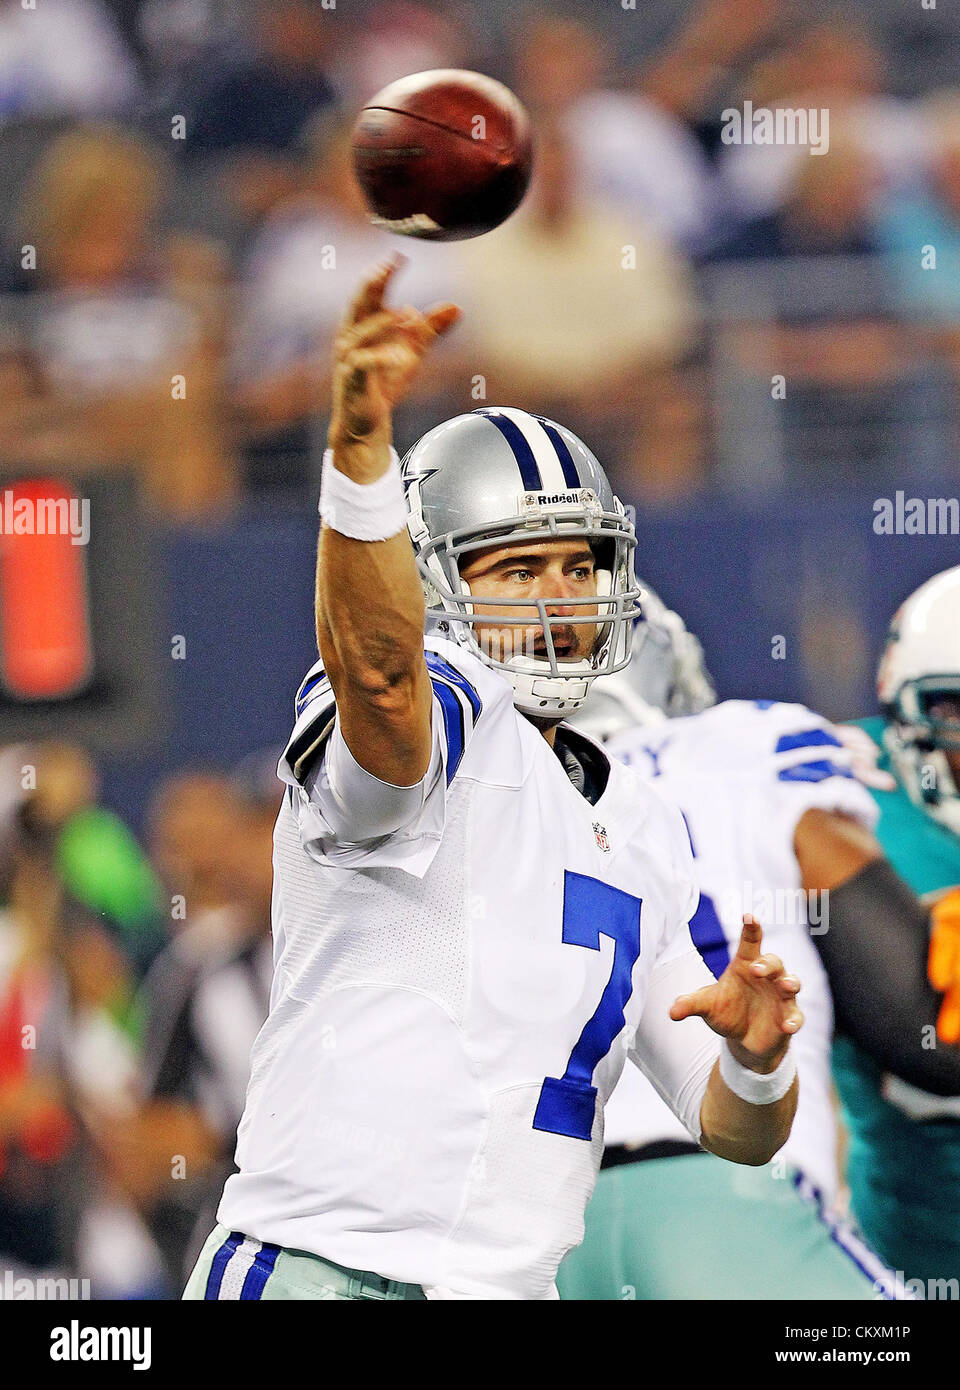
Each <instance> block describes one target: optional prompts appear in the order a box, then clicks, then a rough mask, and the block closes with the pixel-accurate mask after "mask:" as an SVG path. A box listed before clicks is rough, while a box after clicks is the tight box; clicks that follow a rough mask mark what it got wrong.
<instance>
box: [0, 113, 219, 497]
mask: <svg viewBox="0 0 960 1390" xmlns="http://www.w3.org/2000/svg"><path fill="white" fill-rule="evenodd" d="M164 181H165V166H164V165H163V163H162V162H161V161H160V160H159V158H158V157H157V155H156V153H155V152H154V151H153V150H152V149H151V148H150V147H149V146H147V145H145V144H144V143H143V142H142V141H140V140H138V139H137V138H135V137H134V136H131V135H127V134H125V133H122V132H120V131H118V130H113V129H109V128H90V129H79V130H76V131H73V132H70V133H68V134H66V135H64V136H62V137H60V138H59V139H57V140H55V141H54V142H53V143H52V145H51V146H50V147H49V148H48V149H47V151H46V153H45V155H44V157H43V158H42V160H41V162H40V165H39V167H38V168H37V169H36V171H35V173H34V176H33V179H32V182H31V186H30V188H29V189H28V192H27V196H26V198H25V201H24V206H23V210H22V217H21V225H22V239H23V242H24V244H25V245H27V246H30V247H34V248H35V250H36V270H35V271H25V272H24V275H23V279H22V283H23V285H24V288H33V287H34V286H36V290H35V292H34V293H33V294H28V295H26V296H25V298H23V299H22V300H21V301H20V302H19V304H17V303H16V302H14V303H12V304H11V301H9V300H8V301H7V310H8V313H10V312H12V311H16V312H17V313H18V314H20V315H22V316H23V318H24V323H23V325H22V328H21V332H20V335H19V336H17V335H16V334H15V332H14V326H13V324H12V323H10V322H9V321H8V328H7V343H6V345H5V346H6V354H5V357H4V363H3V366H4V384H5V386H6V393H5V396H4V399H3V401H2V403H0V458H3V459H4V460H6V461H8V462H9V463H12V464H13V465H14V466H24V465H27V466H31V467H38V468H44V467H49V468H53V469H61V468H63V469H66V470H67V472H68V473H70V472H73V471H75V470H76V469H77V468H109V467H117V466H119V467H129V466H131V465H132V466H134V467H136V468H137V469H138V470H139V472H140V475H141V477H142V479H143V484H144V488H145V492H146V495H147V496H148V497H149V498H150V500H151V501H152V502H153V503H154V504H155V505H157V506H159V507H162V508H163V509H165V510H168V511H171V512H174V513H179V514H193V513H195V512H199V511H204V510H210V509H211V508H215V507H217V506H220V505H222V504H223V503H224V502H225V501H226V500H227V499H228V498H229V497H230V496H231V492H232V483H233V479H232V468H231V463H230V460H229V458H228V456H227V455H226V453H225V440H224V431H223V427H222V420H221V419H220V380H219V375H220V352H221V337H222V331H223V326H222V322H221V318H220V315H221V305H220V302H219V299H218V296H217V291H218V290H219V289H220V288H221V285H220V280H221V267H220V265H219V262H218V260H217V256H216V253H215V251H213V250H212V248H210V247H208V246H206V245H204V244H203V243H198V242H197V241H195V240H193V241H191V240H190V239H185V238H184V239H179V240H175V239H174V240H170V241H169V242H167V244H166V245H164V246H162V247H157V245H156V242H155V234H154V225H153V224H154V218H155V215H156V212H157V208H158V205H159V202H160V200H161V197H162V194H163V190H164ZM41 291H42V293H41ZM178 382H180V384H179V385H178Z"/></svg>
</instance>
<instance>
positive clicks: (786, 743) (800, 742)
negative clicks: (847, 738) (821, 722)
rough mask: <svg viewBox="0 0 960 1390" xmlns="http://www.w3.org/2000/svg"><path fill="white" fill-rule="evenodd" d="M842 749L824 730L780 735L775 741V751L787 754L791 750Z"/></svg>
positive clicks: (837, 741)
mask: <svg viewBox="0 0 960 1390" xmlns="http://www.w3.org/2000/svg"><path fill="white" fill-rule="evenodd" d="M825 746H829V747H830V748H842V747H843V744H842V743H841V742H840V740H839V739H838V738H837V737H836V736H835V735H834V734H831V733H828V732H827V730H826V729H804V730H803V732H802V733H799V734H781V735H780V737H779V738H778V739H777V747H776V751H777V752H778V753H789V752H790V750H791V749H793V748H823V747H825Z"/></svg>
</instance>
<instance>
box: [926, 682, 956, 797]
mask: <svg viewBox="0 0 960 1390" xmlns="http://www.w3.org/2000/svg"><path fill="white" fill-rule="evenodd" d="M929 713H930V714H931V715H932V717H933V718H934V719H941V720H943V721H944V722H945V723H947V724H948V725H949V730H948V737H949V742H950V743H952V744H953V747H949V746H944V749H943V751H944V755H945V757H946V759H947V762H948V764H949V766H950V771H951V773H952V774H953V780H954V781H955V782H956V784H957V786H958V787H960V696H957V695H948V696H944V698H943V699H942V700H937V701H936V702H935V703H934V704H931V706H930V710H929Z"/></svg>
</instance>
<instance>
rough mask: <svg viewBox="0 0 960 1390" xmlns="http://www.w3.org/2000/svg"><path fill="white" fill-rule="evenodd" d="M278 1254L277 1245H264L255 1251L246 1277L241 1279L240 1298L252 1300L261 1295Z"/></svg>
mask: <svg viewBox="0 0 960 1390" xmlns="http://www.w3.org/2000/svg"><path fill="white" fill-rule="evenodd" d="M279 1254H280V1247H279V1245H264V1246H261V1248H260V1249H259V1250H258V1251H257V1254H256V1256H255V1258H254V1261H253V1264H252V1265H251V1266H250V1268H249V1269H248V1270H247V1277H246V1279H244V1281H243V1288H242V1289H241V1290H240V1297H241V1299H247V1300H254V1299H259V1298H262V1297H263V1290H264V1287H265V1286H266V1282H267V1280H268V1279H269V1278H270V1275H271V1274H272V1273H273V1267H274V1265H275V1264H276V1263H277V1256H278V1255H279Z"/></svg>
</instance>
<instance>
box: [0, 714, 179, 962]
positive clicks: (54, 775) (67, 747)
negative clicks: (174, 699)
mask: <svg viewBox="0 0 960 1390" xmlns="http://www.w3.org/2000/svg"><path fill="white" fill-rule="evenodd" d="M20 756H21V757H22V759H23V765H29V766H32V768H33V769H34V777H35V782H36V786H35V789H34V790H30V791H26V792H22V794H21V797H22V799H21V804H20V808H19V812H18V818H19V823H20V825H21V826H22V827H25V828H27V829H28V830H29V832H30V834H31V835H33V836H34V837H35V838H36V839H37V840H38V842H42V843H44V844H45V845H47V846H48V847H49V852H50V856H51V865H52V867H53V869H54V870H55V872H56V875H57V877H58V880H59V882H60V884H61V886H62V888H63V890H64V891H65V893H66V894H67V895H68V897H69V898H70V899H71V900H72V901H74V902H75V903H77V904H78V905H81V906H82V907H83V908H85V909H86V911H87V912H88V913H89V914H91V916H92V917H94V918H99V919H101V921H102V922H103V923H104V924H105V926H106V927H107V928H108V931H109V933H110V934H111V935H112V936H113V937H114V939H115V940H116V941H117V943H118V945H119V946H120V947H121V948H122V950H123V953H124V955H125V956H126V957H127V958H128V959H129V961H130V962H131V963H134V964H136V965H137V966H138V967H139V968H140V969H143V968H144V967H145V966H146V964H147V962H148V961H149V960H150V958H151V956H152V955H153V954H154V953H155V951H156V949H157V945H158V921H159V914H160V885H159V883H158V881H157V878H156V876H155V874H154V873H153V870H152V869H151V867H150V865H149V863H148V861H147V859H146V857H145V856H144V854H143V852H142V851H141V849H140V846H139V845H138V844H137V842H136V840H135V839H134V837H133V836H132V834H131V833H130V831H129V830H128V829H127V827H126V826H125V825H124V824H123V822H122V821H121V820H120V819H119V818H118V817H117V816H115V815H113V813H112V812H110V811H108V810H107V809H106V808H105V807H103V806H100V805H98V804H97V795H98V791H99V779H98V777H97V772H96V769H95V767H94V764H93V762H92V760H91V758H90V757H89V755H88V754H87V753H86V752H85V751H84V750H83V749H82V748H79V747H78V746H77V745H75V744H69V743H55V742H46V743H41V744H36V745H34V746H32V747H30V746H26V745H25V746H24V747H23V748H22V749H21V750H20Z"/></svg>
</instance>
